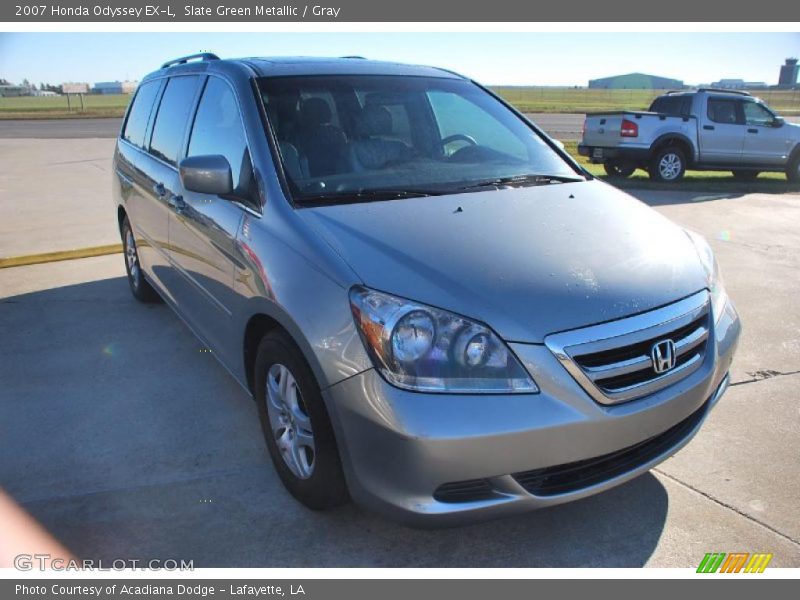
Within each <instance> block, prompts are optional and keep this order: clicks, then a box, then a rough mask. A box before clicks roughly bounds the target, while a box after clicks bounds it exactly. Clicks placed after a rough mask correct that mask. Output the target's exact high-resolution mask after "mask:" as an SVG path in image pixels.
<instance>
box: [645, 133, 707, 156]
mask: <svg viewBox="0 0 800 600" xmlns="http://www.w3.org/2000/svg"><path fill="white" fill-rule="evenodd" d="M668 146H676V147H678V148H679V149H680V150H681V151H683V153H684V155H685V156H686V159H687V161H688V162H689V164H693V163H694V162H695V161H696V156H695V149H694V144H693V143H692V141H691V140H690V139H689V138H688V137H686V136H685V135H683V134H680V133H665V134H664V135H662V136H660V137H658V138H656V140H655V142H653V144H652V145H651V148H652V152H651V153H650V157H651V158H652V157H653V156H655V154H656V152H659V151H660V150H663V149H664V148H666V147H668Z"/></svg>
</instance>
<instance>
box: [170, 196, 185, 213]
mask: <svg viewBox="0 0 800 600" xmlns="http://www.w3.org/2000/svg"><path fill="white" fill-rule="evenodd" d="M167 204H169V205H170V207H171V208H174V209H175V212H181V211H183V209H184V208H186V201H185V200H184V199H183V196H176V195H175V194H172V195H171V196H170V197H169V200H167Z"/></svg>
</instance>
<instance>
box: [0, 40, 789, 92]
mask: <svg viewBox="0 0 800 600" xmlns="http://www.w3.org/2000/svg"><path fill="white" fill-rule="evenodd" d="M200 51H210V52H215V53H216V54H218V55H219V56H220V57H222V58H228V57H238V56H287V55H291V56H298V55H302V56H347V55H359V56H364V57H366V58H373V59H381V60H394V61H398V62H409V63H416V64H428V65H434V66H439V67H445V68H448V69H452V70H454V71H457V72H459V73H461V74H463V75H467V76H469V77H472V78H473V79H476V80H478V81H480V82H482V83H484V84H487V85H504V84H505V85H586V84H587V82H588V80H589V79H595V78H598V77H605V76H608V75H618V74H623V73H630V72H637V71H638V72H643V73H648V74H650V75H659V76H662V77H670V78H674V79H681V80H683V81H684V82H685V83H687V84H698V83H710V82H712V81H717V80H718V79H720V78H738V79H745V80H747V81H764V82H766V83H768V84H774V83H777V79H778V71H779V68H780V65H781V64H783V61H784V59H785V58H787V57H789V56H798V55H800V33H646V34H644V33H310V32H309V33H271V32H264V33H0V78H4V79H7V80H9V81H11V82H12V83H20V82H21V81H22V79H24V78H25V79H28V80H29V81H31V82H32V83H36V84H39V83H41V82H46V83H51V84H60V83H63V82H64V81H81V82H84V81H85V82H88V83H95V82H97V81H115V80H126V79H129V80H138V79H140V78H141V77H143V76H144V75H146V74H147V73H148V72H150V71H152V70H154V69H157V68H158V66H159V65H160V64H161V63H162V62H164V61H165V60H168V59H170V58H174V57H177V56H181V55H184V54H191V53H194V52H200Z"/></svg>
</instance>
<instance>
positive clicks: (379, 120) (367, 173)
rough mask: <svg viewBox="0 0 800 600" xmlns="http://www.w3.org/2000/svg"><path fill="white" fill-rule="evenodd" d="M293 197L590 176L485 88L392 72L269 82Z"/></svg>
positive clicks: (342, 198)
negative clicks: (566, 159) (555, 149)
mask: <svg viewBox="0 0 800 600" xmlns="http://www.w3.org/2000/svg"><path fill="white" fill-rule="evenodd" d="M259 86H260V91H261V99H262V101H263V103H264V107H265V109H266V113H267V116H268V118H269V121H270V125H271V129H272V131H273V132H275V136H276V138H277V145H278V152H279V155H280V159H281V163H282V167H283V172H284V174H285V175H286V178H287V180H288V184H289V191H290V193H291V195H292V199H293V200H294V201H295V202H297V203H300V204H306V205H312V204H313V205H317V204H326V203H331V204H335V203H338V202H368V201H372V200H389V199H396V198H408V197H418V196H421V195H424V196H434V195H438V194H449V193H459V192H461V191H464V190H482V189H493V188H496V187H498V186H500V185H506V184H507V185H511V186H525V185H546V184H549V183H552V181H553V180H554V179H555V180H567V181H570V180H580V178H581V175H580V174H579V173H578V172H576V171H575V170H574V169H573V168H572V167H571V166H570V165H569V163H567V162H565V161H564V160H563V159H562V158H561V157H560V156H559V155H558V153H557V152H555V151H553V150H552V149H551V148H550V147H549V146H548V144H547V143H546V142H545V141H544V140H543V139H542V137H540V136H539V135H538V134H537V133H536V132H535V131H534V130H532V129H531V127H530V126H529V125H528V124H527V123H526V122H525V121H524V120H522V119H520V118H519V117H518V116H517V115H515V114H514V113H513V112H512V111H510V110H509V109H508V108H507V107H506V106H504V105H503V104H502V103H501V102H498V101H497V100H496V99H495V98H494V97H493V96H491V95H490V94H487V93H486V92H485V91H483V90H482V89H481V88H479V87H478V86H476V85H475V84H473V83H471V82H469V81H465V80H461V79H451V78H446V77H442V78H438V77H404V76H389V75H386V76H384V75H326V76H297V77H270V78H264V79H262V80H260V81H259Z"/></svg>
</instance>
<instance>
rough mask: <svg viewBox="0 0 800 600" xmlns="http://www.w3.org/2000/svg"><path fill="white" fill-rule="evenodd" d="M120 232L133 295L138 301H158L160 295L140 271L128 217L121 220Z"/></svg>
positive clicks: (134, 239) (137, 253) (140, 267)
mask: <svg viewBox="0 0 800 600" xmlns="http://www.w3.org/2000/svg"><path fill="white" fill-rule="evenodd" d="M120 233H122V251H123V252H124V254H125V272H126V273H127V274H128V285H129V286H130V287H131V293H132V294H133V297H134V298H136V299H137V300H138V301H139V302H145V303H150V302H160V301H161V296H159V295H158V292H156V291H155V290H154V289H153V286H151V285H150V283H148V281H147V280H146V279H145V278H144V273H142V264H141V262H139V251H138V249H137V248H136V238H135V237H134V235H133V229H132V228H131V223H130V221H129V220H128V217H125V218H124V219H123V220H122V226H121V227H120Z"/></svg>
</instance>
